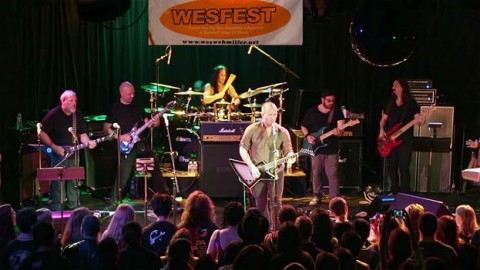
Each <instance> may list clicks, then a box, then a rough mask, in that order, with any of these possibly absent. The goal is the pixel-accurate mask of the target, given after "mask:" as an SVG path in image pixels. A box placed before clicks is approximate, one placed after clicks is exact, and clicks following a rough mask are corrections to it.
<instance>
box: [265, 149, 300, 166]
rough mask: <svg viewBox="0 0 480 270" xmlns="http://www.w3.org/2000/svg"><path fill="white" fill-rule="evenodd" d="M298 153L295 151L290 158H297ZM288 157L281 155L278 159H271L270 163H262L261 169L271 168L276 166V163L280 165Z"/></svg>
mask: <svg viewBox="0 0 480 270" xmlns="http://www.w3.org/2000/svg"><path fill="white" fill-rule="evenodd" d="M298 156H299V155H298V153H295V154H294V156H292V158H297V157H298ZM289 158H290V156H287V157H283V158H280V159H277V160H276V161H272V162H270V163H267V164H265V165H263V166H262V167H263V169H265V170H269V169H271V168H274V167H275V166H278V165H282V164H283V163H285V162H286V161H287V160H288V159H289Z"/></svg>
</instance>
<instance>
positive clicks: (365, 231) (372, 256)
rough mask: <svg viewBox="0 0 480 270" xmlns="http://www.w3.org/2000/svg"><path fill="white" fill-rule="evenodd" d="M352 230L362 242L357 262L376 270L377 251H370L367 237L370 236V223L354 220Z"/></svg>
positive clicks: (378, 258)
mask: <svg viewBox="0 0 480 270" xmlns="http://www.w3.org/2000/svg"><path fill="white" fill-rule="evenodd" d="M352 225H353V229H354V231H355V232H357V233H358V235H359V236H360V238H361V240H362V248H361V249H360V251H359V252H358V255H357V260H359V261H362V262H365V263H366V264H368V265H369V266H370V269H376V268H377V265H378V262H379V261H380V257H379V255H378V252H377V250H375V249H370V248H369V246H370V243H369V241H368V236H369V234H370V223H369V222H368V221H366V220H365V219H363V218H356V219H355V220H354V221H353V223H352Z"/></svg>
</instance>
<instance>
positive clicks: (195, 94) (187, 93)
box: [174, 89, 203, 96]
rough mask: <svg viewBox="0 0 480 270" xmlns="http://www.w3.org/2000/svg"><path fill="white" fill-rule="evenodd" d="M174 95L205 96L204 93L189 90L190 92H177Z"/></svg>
mask: <svg viewBox="0 0 480 270" xmlns="http://www.w3.org/2000/svg"><path fill="white" fill-rule="evenodd" d="M174 94H175V95H179V96H203V93H202V92H195V91H193V90H191V89H188V91H184V92H177V93H174Z"/></svg>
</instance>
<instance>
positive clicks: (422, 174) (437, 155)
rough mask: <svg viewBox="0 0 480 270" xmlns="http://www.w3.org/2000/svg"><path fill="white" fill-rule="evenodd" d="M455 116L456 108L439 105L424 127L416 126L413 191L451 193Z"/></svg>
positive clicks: (412, 167)
mask: <svg viewBox="0 0 480 270" xmlns="http://www.w3.org/2000/svg"><path fill="white" fill-rule="evenodd" d="M426 108H428V106H421V110H422V111H423V110H425V109H426ZM453 117H454V108H453V107H441V106H439V107H436V110H435V111H434V112H433V113H432V114H430V115H429V116H427V117H426V121H425V124H424V125H422V126H418V125H415V126H414V137H415V138H414V145H413V150H414V151H413V152H412V161H411V163H410V175H411V181H410V185H411V186H410V187H411V190H413V191H417V192H447V191H449V188H450V183H451V177H452V152H451V149H452V138H453ZM415 141H417V142H418V141H420V143H415ZM422 141H423V142H422ZM428 145H430V146H428ZM430 154H431V159H430ZM429 175H431V176H430V177H429Z"/></svg>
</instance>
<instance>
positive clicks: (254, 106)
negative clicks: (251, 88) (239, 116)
mask: <svg viewBox="0 0 480 270" xmlns="http://www.w3.org/2000/svg"><path fill="white" fill-rule="evenodd" d="M243 107H245V108H261V107H262V104H257V103H252V104H245V105H243Z"/></svg>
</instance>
